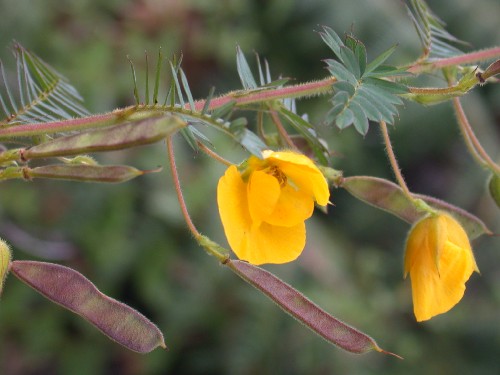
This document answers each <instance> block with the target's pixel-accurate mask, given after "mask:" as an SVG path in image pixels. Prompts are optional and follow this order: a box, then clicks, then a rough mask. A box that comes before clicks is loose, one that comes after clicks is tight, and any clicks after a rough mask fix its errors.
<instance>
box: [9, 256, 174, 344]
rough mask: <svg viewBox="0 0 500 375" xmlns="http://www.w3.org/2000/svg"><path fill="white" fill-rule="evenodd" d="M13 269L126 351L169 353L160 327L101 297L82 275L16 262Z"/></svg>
mask: <svg viewBox="0 0 500 375" xmlns="http://www.w3.org/2000/svg"><path fill="white" fill-rule="evenodd" d="M11 268H12V273H13V274H14V275H15V276H16V277H18V278H19V279H20V280H21V281H23V282H25V283H26V284H28V285H29V286H31V287H32V288H33V289H35V290H36V291H38V292H39V293H41V294H42V295H44V296H45V297H47V298H48V299H50V300H51V301H53V302H55V303H57V304H59V305H61V306H62V307H64V308H66V309H68V310H70V311H73V312H74V313H76V314H78V315H80V316H81V317H82V318H84V319H86V320H87V321H89V322H90V323H91V324H93V325H94V326H95V327H96V328H98V329H99V330H100V331H101V332H102V333H104V334H105V335H106V336H108V337H109V338H110V339H112V340H114V341H116V342H117V343H119V344H121V345H123V346H125V347H126V348H128V349H130V350H133V351H135V352H139V353H149V352H150V351H152V350H153V349H155V348H157V347H158V346H160V347H162V348H164V349H166V345H165V342H164V340H163V335H162V333H161V331H160V330H159V329H158V327H156V326H155V325H154V324H153V323H152V322H151V321H149V320H148V319H147V318H146V317H145V316H144V315H142V314H141V313H139V312H138V311H136V310H134V309H132V308H131V307H129V306H127V305H125V304H123V303H121V302H118V301H117V300H115V299H113V298H110V297H108V296H106V295H104V294H103V293H101V292H100V291H99V290H98V289H97V288H96V287H95V285H94V284H92V283H91V282H90V281H89V280H88V279H87V278H86V277H85V276H83V275H82V274H81V273H79V272H77V271H75V270H73V269H71V268H68V267H64V266H61V265H58V264H52V263H45V262H35V261H14V262H12V267H11Z"/></svg>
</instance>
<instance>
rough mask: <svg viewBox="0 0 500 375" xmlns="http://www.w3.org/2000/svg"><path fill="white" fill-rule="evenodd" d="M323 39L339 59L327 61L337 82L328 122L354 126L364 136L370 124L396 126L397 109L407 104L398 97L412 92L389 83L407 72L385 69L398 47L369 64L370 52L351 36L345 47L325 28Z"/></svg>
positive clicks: (345, 126)
mask: <svg viewBox="0 0 500 375" xmlns="http://www.w3.org/2000/svg"><path fill="white" fill-rule="evenodd" d="M320 35H321V37H322V38H323V41H325V43H326V44H327V45H328V46H329V47H330V49H331V50H332V51H333V52H334V54H335V55H336V57H337V59H338V60H333V59H327V60H326V61H325V62H326V64H327V69H328V70H329V72H330V73H331V74H332V76H334V77H335V78H336V79H337V82H336V83H335V84H334V85H333V89H334V95H333V97H332V99H331V102H332V109H331V110H330V112H329V113H328V115H327V122H329V123H335V125H336V126H337V127H338V128H339V129H344V128H347V127H348V126H350V125H354V127H355V129H356V130H357V131H358V133H360V134H362V135H365V134H366V133H367V132H368V127H369V120H371V121H377V122H379V121H385V122H386V123H389V124H392V123H393V122H394V118H395V117H396V116H397V115H398V110H397V108H396V105H401V104H403V101H402V100H401V98H400V97H399V96H398V95H401V94H405V93H407V92H408V89H407V88H406V86H404V85H402V84H399V83H397V82H393V81H391V80H388V79H386V78H387V77H391V76H394V75H400V74H401V73H402V72H404V70H401V69H398V68H393V67H387V66H385V65H382V64H383V63H384V62H385V61H386V60H387V59H388V58H389V56H390V55H391V54H392V53H393V52H394V50H395V48H396V47H395V46H393V47H391V48H389V49H388V50H387V51H385V52H383V53H382V54H381V55H380V56H378V57H377V58H375V59H374V60H373V61H372V62H371V63H369V64H367V59H366V48H365V46H364V45H363V43H361V42H360V41H358V40H357V39H355V38H354V37H352V36H347V37H346V40H345V44H344V42H342V40H341V39H340V38H339V37H338V35H337V34H336V33H335V32H334V31H333V30H332V29H330V28H328V27H324V28H323V31H322V32H321V33H320Z"/></svg>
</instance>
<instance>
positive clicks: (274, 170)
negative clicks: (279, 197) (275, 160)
mask: <svg viewBox="0 0 500 375" xmlns="http://www.w3.org/2000/svg"><path fill="white" fill-rule="evenodd" d="M268 174H270V175H271V176H273V177H275V178H276V179H277V180H278V182H279V183H280V187H284V186H285V185H286V184H287V178H286V176H285V174H284V173H283V172H282V171H281V169H279V168H278V167H277V166H275V165H272V166H271V167H270V168H269V172H268Z"/></svg>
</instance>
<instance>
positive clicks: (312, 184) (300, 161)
mask: <svg viewBox="0 0 500 375" xmlns="http://www.w3.org/2000/svg"><path fill="white" fill-rule="evenodd" d="M262 155H263V156H264V158H265V159H266V160H268V161H269V163H270V164H273V165H276V166H277V167H278V168H280V169H281V171H282V172H283V173H284V174H285V175H286V176H287V178H289V179H291V180H292V181H293V183H294V184H295V185H296V186H297V187H298V188H299V189H300V190H303V191H304V192H306V193H308V194H310V195H311V196H313V197H314V199H315V200H316V202H318V204H319V205H321V206H325V205H327V204H328V200H329V198H330V191H329V189H328V182H327V181H326V179H325V177H324V176H323V174H322V173H321V171H320V170H319V169H318V167H316V165H315V164H314V163H313V161H312V160H311V159H309V158H308V157H307V156H305V155H302V154H298V153H296V152H291V151H280V152H273V151H269V150H266V151H264V152H263V153H262Z"/></svg>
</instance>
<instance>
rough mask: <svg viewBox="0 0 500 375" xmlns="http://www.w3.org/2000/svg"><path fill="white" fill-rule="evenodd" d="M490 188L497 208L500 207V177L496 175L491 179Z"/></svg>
mask: <svg viewBox="0 0 500 375" xmlns="http://www.w3.org/2000/svg"><path fill="white" fill-rule="evenodd" d="M488 188H489V190H490V195H491V197H492V198H493V200H494V201H495V203H496V204H497V207H500V176H499V175H497V174H494V175H492V176H491V177H490V180H489V182H488Z"/></svg>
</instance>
